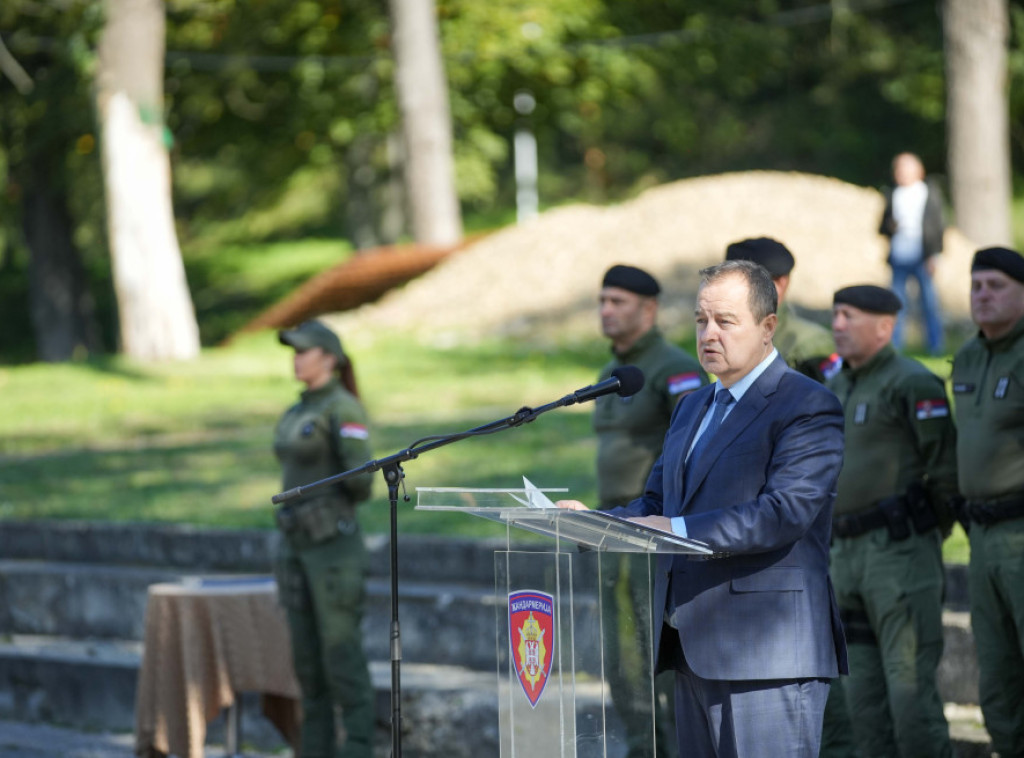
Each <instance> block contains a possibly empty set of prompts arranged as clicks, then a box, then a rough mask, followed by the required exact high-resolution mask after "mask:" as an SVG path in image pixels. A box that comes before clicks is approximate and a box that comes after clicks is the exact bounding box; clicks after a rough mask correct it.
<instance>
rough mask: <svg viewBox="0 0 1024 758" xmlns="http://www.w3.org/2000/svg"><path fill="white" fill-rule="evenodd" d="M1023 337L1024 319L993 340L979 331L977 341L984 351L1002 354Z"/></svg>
mask: <svg viewBox="0 0 1024 758" xmlns="http://www.w3.org/2000/svg"><path fill="white" fill-rule="evenodd" d="M1022 335H1024V317H1021V319H1020V320H1019V321H1018V322H1017V323H1016V324H1014V325H1013V328H1012V329H1010V331H1008V332H1007V333H1006V334H1004V335H1003V336H1002V337H997V338H996V339H994V340H990V339H989V338H988V337H986V336H985V335H984V334H982V333H981V330H979V331H978V341H979V342H980V343H981V344H982V345H984V346H985V349H986V350H988V351H989V352H991V353H1002V352H1005V351H1007V350H1009V349H1010V347H1011V346H1012V345H1013V344H1014V343H1015V342H1016V341H1017V340H1018V339H1020V338H1021V336H1022Z"/></svg>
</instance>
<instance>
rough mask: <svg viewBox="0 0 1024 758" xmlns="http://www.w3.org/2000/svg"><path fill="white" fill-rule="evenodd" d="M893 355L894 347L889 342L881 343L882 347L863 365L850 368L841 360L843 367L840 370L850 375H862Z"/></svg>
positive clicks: (894, 353)
mask: <svg viewBox="0 0 1024 758" xmlns="http://www.w3.org/2000/svg"><path fill="white" fill-rule="evenodd" d="M895 357H896V348H894V347H893V346H892V343H891V342H890V343H887V344H885V345H883V346H882V349H881V350H879V351H878V352H877V353H875V354H874V355H872V356H871V358H870V359H869V360H868V362H867V363H865V364H864V365H862V366H860V367H858V368H852V367H851V366H850V364H849V363H847V362H846V361H843V368H842V369H841V370H842V371H843V372H844V373H846V374H848V375H850V376H864V375H865V374H870V373H871V372H872V371H874V370H875V369H877V368H878V367H879V366H881V365H883V364H886V363H888V362H889V361H891V360H892V359H893V358H895Z"/></svg>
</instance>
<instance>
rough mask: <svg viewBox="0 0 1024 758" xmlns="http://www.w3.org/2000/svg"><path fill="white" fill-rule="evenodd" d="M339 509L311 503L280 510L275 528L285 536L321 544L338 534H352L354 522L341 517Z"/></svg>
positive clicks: (327, 504) (324, 504)
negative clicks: (297, 537)
mask: <svg viewBox="0 0 1024 758" xmlns="http://www.w3.org/2000/svg"><path fill="white" fill-rule="evenodd" d="M341 516H342V514H341V513H340V512H339V509H338V508H336V507H335V506H334V505H332V504H331V503H313V504H309V505H300V506H299V507H297V508H292V507H285V508H280V509H279V510H278V511H277V513H276V514H275V519H276V521H277V528H278V529H280V530H281V533H282V534H284V535H285V536H289V537H290V536H298V535H301V537H302V538H304V539H306V540H309V541H310V542H314V543H316V542H323V541H324V540H328V539H330V538H331V537H334V536H336V535H337V534H339V533H345V534H352V533H353V532H354V531H355V528H356V524H355V521H352V522H351V523H350V522H348V521H346V520H345V519H344V518H342V517H341Z"/></svg>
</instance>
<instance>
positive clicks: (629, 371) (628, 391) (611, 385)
mask: <svg viewBox="0 0 1024 758" xmlns="http://www.w3.org/2000/svg"><path fill="white" fill-rule="evenodd" d="M643 386H644V372H643V371H641V370H640V369H638V368H637V367H636V366H619V367H618V368H617V369H615V370H614V371H612V375H611V377H609V378H608V379H605V380H604V381H603V382H598V383H597V384H592V385H590V386H589V387H584V388H583V389H581V390H576V391H575V392H574V393H572V396H573V399H574V402H577V403H585V402H587V401H588V400H593V399H594V398H595V397H601V396H602V395H608V394H610V393H612V392H615V393H616V394H618V395H619V397H629V396H630V395H635V394H636V393H637V392H639V391H640V390H641V389H642V388H643Z"/></svg>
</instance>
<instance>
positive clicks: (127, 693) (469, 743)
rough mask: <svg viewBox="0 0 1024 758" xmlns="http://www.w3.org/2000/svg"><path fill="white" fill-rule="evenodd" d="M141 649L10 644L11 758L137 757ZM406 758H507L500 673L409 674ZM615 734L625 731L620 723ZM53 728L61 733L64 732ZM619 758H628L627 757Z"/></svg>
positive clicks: (37, 641) (5, 709)
mask: <svg viewBox="0 0 1024 758" xmlns="http://www.w3.org/2000/svg"><path fill="white" fill-rule="evenodd" d="M140 660H141V644H139V643H137V642H130V641H119V642H118V641H109V642H93V643H83V642H80V641H74V640H66V639H58V638H39V637H35V638H29V637H14V638H11V639H9V640H7V641H5V642H3V643H0V733H2V734H3V740H2V748H0V749H2V751H3V752H2V754H3V755H4V756H5V757H7V758H42V757H43V756H52V755H54V754H59V755H62V756H66V757H67V758H86V756H89V757H90V758H97V757H98V756H104V758H128V756H130V755H131V754H132V745H133V742H132V736H131V732H132V730H133V728H134V704H135V681H136V678H137V675H138V667H139V663H140ZM370 668H371V676H372V679H373V683H374V687H375V689H376V693H377V697H376V720H377V731H378V735H377V744H376V754H377V756H378V757H379V758H384V757H385V756H387V755H389V754H390V719H391V692H390V682H391V669H390V664H388V663H384V662H374V663H371V667H370ZM401 673H402V723H403V741H402V747H403V753H404V754H405V755H407V756H409V758H427V757H428V756H429V757H433V756H436V757H437V758H441V757H442V756H444V757H445V758H448V757H449V756H451V757H452V758H478V757H479V756H481V755H497V754H498V752H499V748H498V728H499V724H498V713H497V709H498V698H497V682H496V674H495V673H494V672H489V673H485V672H474V671H469V670H467V669H462V668H458V667H452V666H434V665H428V664H410V663H407V662H403V664H402V669H401ZM579 695H580V699H581V700H583V701H586V702H587V703H588V706H587V709H588V712H589V713H590V716H588V718H593V714H595V713H596V712H597V706H598V704H599V702H600V698H601V697H602V695H601V693H600V690H599V689H598V688H597V686H596V685H590V686H585V687H583V688H582V690H581V691H580V692H579ZM946 717H947V719H948V720H949V723H950V733H951V736H952V737H953V741H954V746H955V749H956V751H957V755H958V756H960V758H983V757H984V758H988V755H989V752H990V747H989V743H988V735H987V733H986V732H985V729H984V726H983V725H982V723H981V715H980V712H979V710H978V708H977V707H976V706H963V705H957V704H950V703H947V705H946ZM612 721H613V723H612V726H611V728H612V729H613V730H618V729H619V726H618V724H617V723H614V719H612ZM52 724H60V725H61V726H62V727H63V728H62V729H56V728H54V727H53V726H49V725H52ZM224 735H225V721H224V716H223V714H222V715H221V716H220V717H218V719H217V720H216V721H214V722H213V723H212V724H211V725H210V726H209V729H208V731H207V744H208V746H210V749H209V750H208V751H207V756H208V758H214V757H215V756H222V755H224V751H223V749H222V748H220V747H219V746H220V745H222V744H223V742H224ZM241 736H242V741H243V744H245V745H246V755H249V756H250V757H251V758H255V757H256V756H257V755H262V754H263V753H264V752H266V753H267V754H278V753H279V752H280V751H281V750H282V749H283V748H284V747H285V746H284V743H283V740H282V739H281V737H280V735H279V734H278V733H277V732H276V730H275V729H274V727H273V726H272V725H271V724H270V722H269V721H267V720H266V719H264V718H263V716H262V715H261V713H260V708H259V703H258V698H257V696H255V695H254V694H251V693H249V694H246V695H244V696H243V698H242V734H241ZM609 756H612V757H613V758H614V757H617V758H621V755H620V753H613V752H609Z"/></svg>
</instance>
